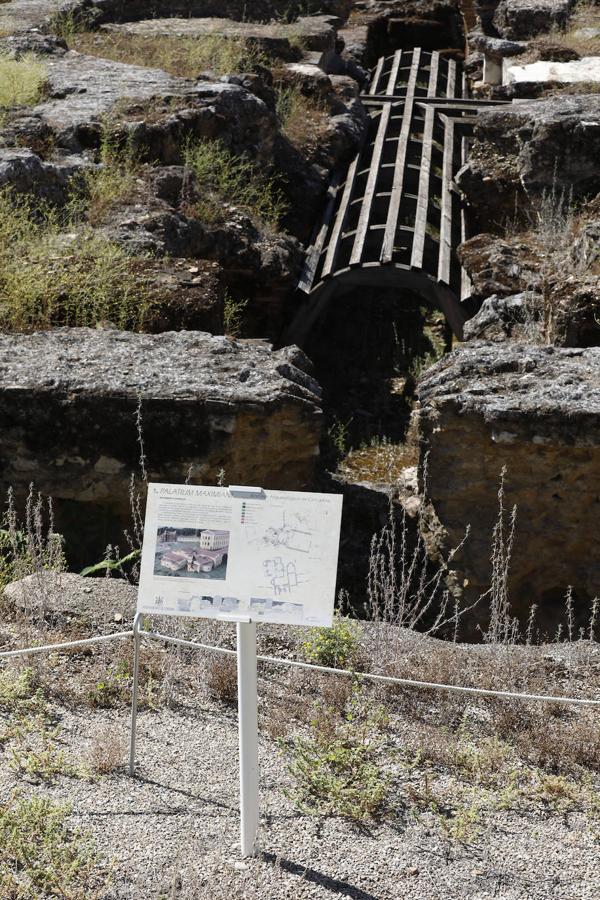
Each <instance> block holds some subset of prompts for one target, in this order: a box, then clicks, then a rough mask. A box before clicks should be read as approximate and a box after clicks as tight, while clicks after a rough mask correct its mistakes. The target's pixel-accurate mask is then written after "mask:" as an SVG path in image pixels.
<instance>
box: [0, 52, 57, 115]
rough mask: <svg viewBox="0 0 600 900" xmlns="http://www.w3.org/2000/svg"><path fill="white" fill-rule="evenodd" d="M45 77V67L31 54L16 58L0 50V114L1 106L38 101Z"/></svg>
mask: <svg viewBox="0 0 600 900" xmlns="http://www.w3.org/2000/svg"><path fill="white" fill-rule="evenodd" d="M46 78H47V71H46V67H45V66H44V65H43V63H41V62H40V61H39V60H38V59H36V57H35V56H34V55H33V54H31V53H27V54H25V55H24V56H22V57H21V59H19V60H16V59H12V58H11V57H10V56H9V55H8V54H7V53H3V52H1V51H0V116H1V115H2V109H3V108H4V109H6V108H9V107H11V106H33V105H34V104H36V103H38V102H39V100H40V99H41V97H42V94H43V91H44V85H45V83H46Z"/></svg>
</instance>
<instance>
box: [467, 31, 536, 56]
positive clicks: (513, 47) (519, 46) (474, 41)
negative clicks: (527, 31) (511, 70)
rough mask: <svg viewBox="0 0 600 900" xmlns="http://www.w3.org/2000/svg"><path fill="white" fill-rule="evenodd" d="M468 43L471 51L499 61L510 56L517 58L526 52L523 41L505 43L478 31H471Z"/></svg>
mask: <svg viewBox="0 0 600 900" xmlns="http://www.w3.org/2000/svg"><path fill="white" fill-rule="evenodd" d="M468 41H469V46H470V47H472V48H473V49H475V50H479V51H480V52H481V53H485V54H486V56H491V57H493V58H494V59H499V60H502V59H506V58H508V57H510V56H519V55H520V54H521V53H525V51H526V50H527V44H526V43H524V42H523V41H507V40H505V39H503V38H495V37H490V36H489V35H487V34H482V33H481V32H479V31H471V32H470V33H469V35H468Z"/></svg>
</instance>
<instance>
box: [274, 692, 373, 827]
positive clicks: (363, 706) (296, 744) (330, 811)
mask: <svg viewBox="0 0 600 900" xmlns="http://www.w3.org/2000/svg"><path fill="white" fill-rule="evenodd" d="M385 722H386V719H385V715H384V713H383V709H382V708H381V707H376V708H371V707H369V705H368V703H367V702H366V700H365V698H363V697H361V696H360V695H358V694H357V693H356V692H355V693H354V695H353V697H352V698H351V700H350V702H349V703H348V705H347V708H346V710H345V711H344V713H343V715H342V717H341V720H340V717H339V713H337V712H336V711H335V710H332V709H330V708H327V707H325V706H323V705H322V704H316V706H315V713H314V717H313V719H312V721H311V723H310V735H309V737H297V738H296V739H295V740H294V741H293V742H292V744H291V747H290V752H291V762H290V764H289V766H288V769H289V772H290V774H291V775H292V776H293V777H294V779H295V782H296V786H295V789H294V790H292V791H291V792H290V795H289V796H290V798H291V799H292V801H293V802H294V803H295V805H296V806H297V807H298V808H299V809H300V810H301V811H302V812H306V813H308V814H309V815H338V816H341V817H343V818H346V819H351V820H353V821H356V822H363V821H365V820H367V819H369V818H377V817H379V816H380V815H381V814H382V812H383V809H384V806H385V798H386V794H387V792H388V788H389V777H388V775H387V774H386V773H385V772H384V771H383V769H382V768H381V767H380V766H379V765H378V763H377V761H376V757H377V754H378V752H379V751H380V750H381V732H380V729H381V726H382V725H383V724H385ZM284 746H285V745H284Z"/></svg>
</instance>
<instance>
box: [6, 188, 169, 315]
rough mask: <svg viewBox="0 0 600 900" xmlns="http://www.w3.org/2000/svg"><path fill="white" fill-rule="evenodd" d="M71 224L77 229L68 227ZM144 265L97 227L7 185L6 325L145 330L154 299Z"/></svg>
mask: <svg viewBox="0 0 600 900" xmlns="http://www.w3.org/2000/svg"><path fill="white" fill-rule="evenodd" d="M67 226H71V227H70V230H68V231H67V230H66V229H67ZM139 269H140V265H139V264H138V265H137V266H136V263H135V262H134V261H133V260H132V259H131V258H130V257H128V256H127V254H125V253H124V252H123V250H121V249H120V247H118V246H117V245H116V244H114V243H112V242H111V241H109V240H107V239H106V238H104V237H103V236H101V235H99V234H96V233H94V232H93V231H92V230H91V229H90V228H86V227H84V226H79V227H77V226H75V227H74V228H73V223H71V222H69V221H68V220H67V221H65V218H64V216H62V215H61V214H60V213H59V212H58V211H56V210H55V209H52V208H50V207H40V206H36V205H35V204H34V203H33V202H32V200H30V199H26V198H15V197H12V196H11V195H10V194H9V192H8V191H7V190H0V328H1V329H2V330H3V331H32V330H34V329H40V328H50V327H53V326H57V325H69V326H96V325H100V324H106V323H110V324H112V325H113V326H116V327H118V328H126V329H131V330H140V329H141V328H142V326H143V324H144V320H145V317H146V314H147V311H148V309H149V306H150V303H151V291H150V289H149V288H148V287H147V285H146V283H145V281H144V277H143V273H141V272H140V271H139Z"/></svg>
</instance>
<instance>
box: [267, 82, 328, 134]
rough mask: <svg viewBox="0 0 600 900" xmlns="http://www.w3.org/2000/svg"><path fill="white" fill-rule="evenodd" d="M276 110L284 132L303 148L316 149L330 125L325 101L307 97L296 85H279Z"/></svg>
mask: <svg viewBox="0 0 600 900" xmlns="http://www.w3.org/2000/svg"><path fill="white" fill-rule="evenodd" d="M276 111H277V118H278V119H279V124H280V126H281V130H282V132H283V134H284V135H285V136H286V137H287V138H288V140H289V141H290V142H291V143H292V144H294V145H295V146H296V147H299V148H300V149H303V150H314V149H315V148H316V147H317V145H318V144H319V140H320V138H321V137H322V136H323V135H324V133H325V132H326V131H327V129H328V127H329V114H328V111H327V108H326V105H325V103H324V102H323V101H319V100H317V99H314V98H312V97H306V96H305V95H304V94H303V93H302V91H301V90H300V88H298V87H297V86H296V85H283V84H280V85H279V86H278V87H277V105H276Z"/></svg>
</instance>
